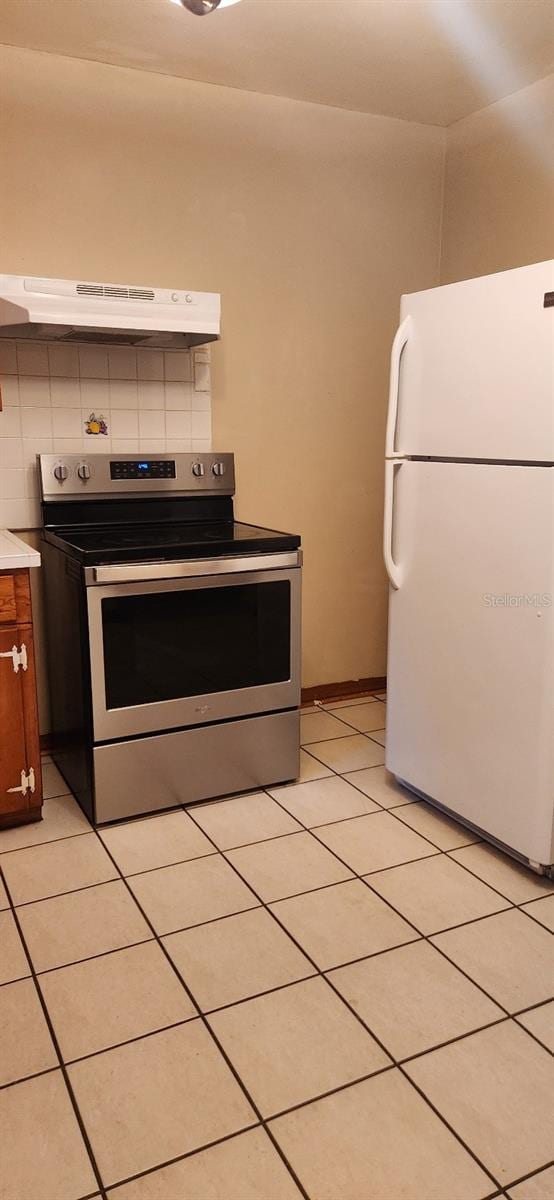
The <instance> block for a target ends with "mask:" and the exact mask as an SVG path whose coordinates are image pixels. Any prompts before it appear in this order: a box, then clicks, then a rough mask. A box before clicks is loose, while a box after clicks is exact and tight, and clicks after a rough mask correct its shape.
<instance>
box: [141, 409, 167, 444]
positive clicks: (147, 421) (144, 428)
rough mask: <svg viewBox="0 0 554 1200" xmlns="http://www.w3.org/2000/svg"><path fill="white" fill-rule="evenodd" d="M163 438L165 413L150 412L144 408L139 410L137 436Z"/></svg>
mask: <svg viewBox="0 0 554 1200" xmlns="http://www.w3.org/2000/svg"><path fill="white" fill-rule="evenodd" d="M150 437H151V438H163V439H165V413H164V412H151V411H150V410H148V409H146V410H144V411H142V412H139V438H141V439H142V438H150Z"/></svg>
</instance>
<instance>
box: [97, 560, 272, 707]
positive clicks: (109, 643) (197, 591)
mask: <svg viewBox="0 0 554 1200" xmlns="http://www.w3.org/2000/svg"><path fill="white" fill-rule="evenodd" d="M290 612H291V599H290V583H289V582H288V581H287V580H275V581H272V582H263V583H247V584H241V585H236V584H235V585H232V584H231V585H229V586H225V587H205V588H204V587H200V588H194V589H190V590H187V589H179V590H175V591H161V592H159V591H157V592H154V593H152V592H146V593H144V594H137V593H135V594H130V595H118V596H115V597H113V598H109V599H103V600H102V629H103V639H104V679H105V687H106V708H107V709H117V708H126V707H131V706H132V707H134V706H136V705H140V704H156V703H159V702H160V701H163V700H177V699H181V698H184V697H187V696H205V695H210V694H213V693H216V692H229V691H235V690H236V689H238V688H253V687H259V686H260V685H263V684H271V683H280V682H283V681H284V680H288V679H289V678H290Z"/></svg>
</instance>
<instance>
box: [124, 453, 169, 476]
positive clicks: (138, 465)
mask: <svg viewBox="0 0 554 1200" xmlns="http://www.w3.org/2000/svg"><path fill="white" fill-rule="evenodd" d="M110 478H111V479H175V459H174V458H171V459H167V460H164V459H153V458H149V459H141V460H140V462H136V461H133V460H132V459H124V460H123V461H120V460H119V459H118V460H117V461H113V462H112V461H110Z"/></svg>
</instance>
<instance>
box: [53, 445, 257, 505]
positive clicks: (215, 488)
mask: <svg viewBox="0 0 554 1200" xmlns="http://www.w3.org/2000/svg"><path fill="white" fill-rule="evenodd" d="M37 459H38V473H39V478H40V485H41V492H42V498H43V500H65V499H67V500H75V498H76V497H78V498H79V499H80V500H83V499H86V497H87V496H90V498H91V499H95V500H97V499H98V498H99V497H101V496H105V497H108V496H109V497H112V496H123V495H129V496H136V495H137V494H144V493H148V494H150V495H152V494H156V493H157V494H159V495H166V494H168V493H169V494H171V493H178V494H180V495H187V494H188V495H198V494H199V493H200V494H203V495H206V494H208V495H209V494H210V493H211V494H212V495H218V496H233V495H234V492H235V460H234V455H232V454H218V453H216V451H212V452H211V453H208V454H206V453H203V454H195V453H191V454H184V453H183V454H171V453H170V452H169V451H168V452H166V453H164V454H155V455H150V454H127V455H126V456H125V458H122V457H121V455H119V454H118V455H117V456H116V455H115V454H90V455H89V456H88V457H87V456H86V455H81V454H63V455H56V454H39V455H38V456H37Z"/></svg>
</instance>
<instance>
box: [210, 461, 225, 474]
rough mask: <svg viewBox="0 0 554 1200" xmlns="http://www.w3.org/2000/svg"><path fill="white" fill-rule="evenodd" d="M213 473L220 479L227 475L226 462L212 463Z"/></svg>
mask: <svg viewBox="0 0 554 1200" xmlns="http://www.w3.org/2000/svg"><path fill="white" fill-rule="evenodd" d="M212 472H213V474H214V475H217V476H218V477H219V476H221V475H224V474H225V463H224V462H214V463H212Z"/></svg>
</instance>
